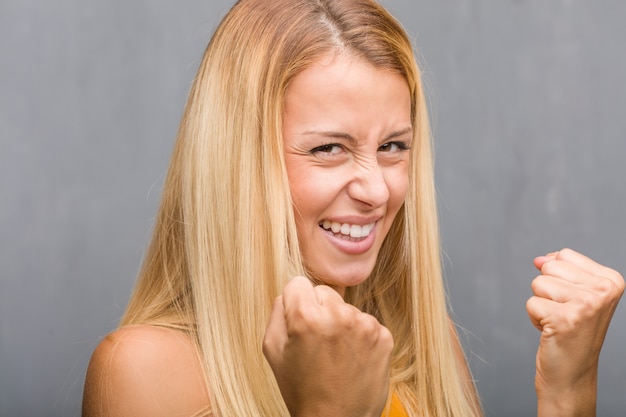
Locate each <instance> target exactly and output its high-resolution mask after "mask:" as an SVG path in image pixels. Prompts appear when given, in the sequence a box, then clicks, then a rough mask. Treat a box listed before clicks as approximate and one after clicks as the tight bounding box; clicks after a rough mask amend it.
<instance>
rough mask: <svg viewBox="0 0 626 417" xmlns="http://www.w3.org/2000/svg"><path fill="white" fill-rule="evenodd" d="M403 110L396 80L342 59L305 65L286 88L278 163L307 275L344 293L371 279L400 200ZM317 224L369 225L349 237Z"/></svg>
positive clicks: (406, 140)
mask: <svg viewBox="0 0 626 417" xmlns="http://www.w3.org/2000/svg"><path fill="white" fill-rule="evenodd" d="M410 106H411V101H410V95H409V89H408V86H407V84H406V81H405V80H404V78H403V77H402V76H401V75H399V74H395V73H390V72H387V71H383V70H379V69H376V68H374V67H373V66H371V65H369V64H366V63H363V62H361V61H358V60H357V59H355V58H353V57H351V56H347V55H342V54H339V55H334V54H333V55H329V56H326V57H324V58H323V59H322V60H321V61H320V62H318V63H316V64H314V65H312V66H311V67H309V68H307V69H305V70H304V71H303V72H301V73H300V74H298V75H297V76H296V77H295V78H294V79H293V80H292V82H291V83H290V85H289V87H288V89H287V93H286V97H285V118H284V125H283V137H284V148H285V164H286V168H287V175H288V177H289V185H290V189H291V195H292V198H293V201H294V206H295V207H294V210H295V213H296V223H297V229H298V235H299V239H300V248H301V251H302V255H303V258H304V260H305V264H306V265H307V269H308V270H309V272H310V274H311V275H312V277H313V278H315V279H317V280H318V281H319V282H322V283H324V284H326V285H330V286H332V287H333V288H335V290H337V291H338V292H339V293H340V294H342V295H343V293H344V289H345V288H346V287H348V286H353V285H356V284H359V283H360V282H363V281H364V280H365V279H367V277H368V276H369V275H370V273H371V271H372V270H373V268H374V264H375V263H376V258H377V256H378V252H379V250H380V247H381V246H382V243H383V240H384V238H385V236H386V235H387V233H388V232H389V229H390V227H391V224H392V222H393V219H394V217H395V216H396V214H397V213H398V210H399V209H400V207H401V206H402V203H403V202H404V198H405V196H406V193H407V189H408V185H409V178H408V164H409V152H408V148H409V147H410V145H411V140H412V126H411V114H410V108H411V107H410ZM324 221H326V222H334V223H336V224H337V225H339V224H343V225H358V226H363V225H374V226H373V230H372V231H371V233H370V234H369V235H368V236H367V237H362V238H358V239H354V238H352V239H347V238H346V236H345V234H343V233H345V231H343V233H342V232H339V233H333V232H332V231H329V230H326V229H327V228H328V226H327V227H326V228H324V227H321V226H320V225H323V223H324ZM344 227H346V226H344ZM366 227H368V226H366Z"/></svg>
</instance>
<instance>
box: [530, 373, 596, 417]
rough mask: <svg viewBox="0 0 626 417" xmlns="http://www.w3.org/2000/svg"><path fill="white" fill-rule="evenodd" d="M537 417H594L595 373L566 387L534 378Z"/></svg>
mask: <svg viewBox="0 0 626 417" xmlns="http://www.w3.org/2000/svg"><path fill="white" fill-rule="evenodd" d="M535 389H536V391H537V416H538V417H595V415H596V396H597V373H595V372H594V373H592V374H590V375H587V376H585V377H584V378H580V379H579V380H577V381H576V382H573V383H570V384H568V385H566V386H557V385H556V384H549V383H545V382H544V381H542V380H541V379H540V378H539V377H537V378H535Z"/></svg>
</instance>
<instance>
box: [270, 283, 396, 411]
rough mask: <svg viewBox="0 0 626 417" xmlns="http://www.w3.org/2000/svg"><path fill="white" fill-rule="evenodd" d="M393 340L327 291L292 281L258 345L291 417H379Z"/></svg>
mask: <svg viewBox="0 0 626 417" xmlns="http://www.w3.org/2000/svg"><path fill="white" fill-rule="evenodd" d="M392 349H393V339H392V336H391V333H390V332H389V330H388V329H387V328H386V327H384V326H382V325H381V324H380V323H379V322H378V321H377V320H376V319H375V318H374V317H372V316H371V315H369V314H366V313H363V312H361V311H360V310H359V309H357V308H356V307H354V306H352V305H350V304H347V303H345V302H344V300H343V299H342V298H341V296H340V295H339V294H338V293H337V292H336V291H335V290H333V289H332V288H330V287H328V286H325V285H318V286H315V287H314V286H313V285H312V284H311V282H310V281H309V280H308V279H307V278H304V277H295V278H293V279H292V280H291V281H290V282H289V283H288V284H287V285H286V286H285V288H284V290H283V294H282V295H281V296H279V297H278V298H277V299H276V301H275V303H274V307H273V309H272V313H271V317H270V322H269V324H268V326H267V330H266V333H265V339H264V340H263V353H264V355H265V357H266V358H267V360H268V362H269V364H270V366H271V368H272V370H273V372H274V375H275V377H276V381H277V382H278V386H279V387H280V390H281V393H282V396H283V398H284V400H285V403H286V404H287V408H288V409H289V412H290V413H291V415H292V416H297V417H307V416H327V417H333V416H341V417H367V416H376V417H379V416H380V414H381V412H382V410H383V408H384V406H385V402H386V399H387V396H388V389H389V364H390V360H391V351H392Z"/></svg>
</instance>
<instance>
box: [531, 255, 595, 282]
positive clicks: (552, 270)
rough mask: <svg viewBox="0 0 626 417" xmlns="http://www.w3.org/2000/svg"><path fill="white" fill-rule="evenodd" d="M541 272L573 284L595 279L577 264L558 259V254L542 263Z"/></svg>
mask: <svg viewBox="0 0 626 417" xmlns="http://www.w3.org/2000/svg"><path fill="white" fill-rule="evenodd" d="M541 274H542V275H546V276H552V277H558V278H561V279H564V280H567V281H569V282H571V283H574V284H586V283H589V282H593V281H596V280H597V278H596V277H594V276H593V275H591V274H590V273H589V272H587V271H585V270H584V269H582V268H580V267H579V266H578V265H576V264H574V263H572V262H569V261H566V260H564V259H560V258H558V256H557V258H556V259H554V260H551V261H549V262H546V263H544V264H543V265H542V267H541Z"/></svg>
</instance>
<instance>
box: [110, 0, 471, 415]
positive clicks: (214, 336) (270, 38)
mask: <svg viewBox="0 0 626 417" xmlns="http://www.w3.org/2000/svg"><path fill="white" fill-rule="evenodd" d="M328 53H347V54H350V55H351V56H354V57H355V58H357V59H359V60H362V61H363V62H367V63H369V64H371V65H373V66H375V67H377V68H379V69H383V70H386V71H392V72H395V73H399V74H401V75H402V76H403V77H404V78H405V79H406V82H407V85H408V87H409V91H410V94H411V97H412V100H411V106H412V109H411V111H412V123H413V126H414V135H415V138H414V141H413V143H414V146H412V148H411V164H410V165H411V168H410V183H411V187H410V190H409V192H408V195H407V198H406V200H405V202H404V205H403V207H402V209H401V210H400V212H399V214H398V215H397V217H396V219H395V220H394V224H393V226H392V228H391V230H390V232H389V234H388V236H387V238H386V240H385V242H384V244H383V247H382V249H381V252H380V254H379V257H378V260H377V264H376V267H375V269H374V271H373V272H372V274H371V276H370V277H369V278H368V279H367V280H366V281H365V283H363V284H361V285H359V286H357V287H355V288H350V289H348V291H347V293H346V301H348V302H351V303H353V304H354V305H356V306H357V307H358V308H360V309H361V310H363V311H365V312H367V313H369V314H372V315H374V316H375V317H377V318H378V319H379V320H380V322H381V323H382V324H384V325H385V326H387V327H388V328H389V329H390V331H391V332H392V334H393V336H394V342H395V348H394V352H393V359H392V366H391V392H392V393H394V394H395V395H397V397H398V398H399V399H400V401H401V402H402V404H403V406H404V408H405V409H406V411H407V413H408V415H409V416H444V415H445V416H451V417H452V416H459V417H461V416H462V417H468V416H479V415H480V414H481V412H480V409H479V407H478V406H477V405H476V400H475V398H476V397H475V392H474V390H473V385H472V384H471V382H470V381H464V380H462V379H463V378H462V375H463V374H464V373H463V371H462V370H461V369H459V367H458V361H457V360H456V359H455V352H454V343H455V342H454V340H453V337H452V336H451V332H450V328H449V319H448V313H447V308H446V297H445V291H444V285H443V279H442V273H441V268H440V254H439V237H438V235H439V233H438V226H437V224H438V223H437V212H436V202H435V190H434V185H433V163H432V155H431V153H432V152H431V135H430V127H429V122H428V114H427V110H426V102H425V97H424V93H423V90H422V85H421V80H420V74H419V69H418V67H417V64H416V62H415V57H414V54H413V50H412V47H411V44H410V41H409V39H408V37H407V35H406V33H405V31H404V30H403V29H402V27H401V26H400V24H399V23H398V22H397V21H396V20H395V19H394V18H393V17H391V16H390V15H389V14H388V13H387V12H386V11H385V10H384V9H383V8H382V7H381V6H379V5H378V4H376V3H375V2H374V1H370V0H241V1H239V2H238V3H237V4H235V6H234V7H233V8H232V9H231V11H230V12H229V13H228V14H227V15H226V16H225V18H224V19H223V21H222V22H221V24H220V26H219V27H218V28H217V30H216V32H215V34H214V36H213V38H212V40H211V42H210V43H209V46H208V48H207V50H206V52H205V54H204V57H203V60H202V63H201V65H200V68H199V70H198V74H197V76H196V78H195V80H194V83H193V86H192V89H191V92H190V94H189V98H188V101H187V105H186V108H185V111H184V114H183V117H182V121H181V125H180V130H179V133H178V137H177V141H176V145H175V149H174V152H173V156H172V159H171V164H170V168H169V171H168V174H167V178H166V182H165V186H164V191H163V197H162V202H161V206H160V209H159V213H158V217H157V221H156V224H155V227H154V234H153V239H152V242H151V245H150V248H149V250H148V253H147V255H146V258H145V260H144V264H143V267H142V270H141V272H140V275H139V280H138V283H137V286H136V288H135V291H134V293H133V296H132V297H131V301H130V303H129V306H128V308H127V311H126V313H125V316H124V318H123V320H122V322H121V325H128V324H139V323H142V324H153V325H161V326H167V327H172V328H177V329H180V330H182V331H185V332H187V333H188V334H189V335H190V336H191V337H192V339H193V340H194V341H195V342H196V343H197V347H198V354H199V355H200V357H201V359H202V363H203V365H204V371H205V379H206V385H207V390H208V392H209V394H210V401H211V409H210V410H204V411H205V412H206V413H213V414H214V415H219V416H241V417H243V416H251V417H258V416H266V415H267V416H269V415H271V416H288V415H289V414H288V411H287V409H286V407H285V405H284V402H283V400H282V397H281V395H280V391H279V389H278V387H277V384H276V382H275V379H274V376H273V374H272V371H271V369H270V368H269V365H268V364H267V363H266V361H265V359H264V357H263V355H262V351H261V343H262V340H263V335H264V331H265V327H266V325H267V322H268V320H269V312H270V310H271V306H272V302H273V300H274V298H275V297H276V296H277V295H279V294H280V293H281V291H282V288H283V287H284V285H285V284H286V282H287V281H288V280H289V278H291V277H292V276H294V275H302V274H306V270H305V267H304V266H303V263H302V259H301V255H300V251H299V247H298V236H297V232H296V227H295V221H294V214H293V208H292V203H291V198H290V192H289V184H288V181H287V175H286V170H285V165H284V160H283V141H282V117H283V101H284V96H285V91H286V89H287V86H288V85H289V82H290V80H291V79H293V77H295V76H296V75H297V74H298V73H299V72H301V71H302V70H303V69H305V68H307V67H308V66H310V65H311V64H312V63H314V62H316V60H318V59H320V58H321V57H322V56H323V55H324V54H328ZM468 386H469V387H470V388H468Z"/></svg>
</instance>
